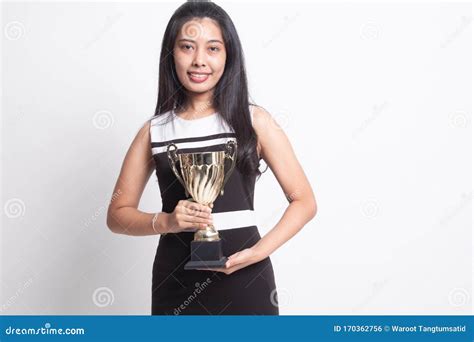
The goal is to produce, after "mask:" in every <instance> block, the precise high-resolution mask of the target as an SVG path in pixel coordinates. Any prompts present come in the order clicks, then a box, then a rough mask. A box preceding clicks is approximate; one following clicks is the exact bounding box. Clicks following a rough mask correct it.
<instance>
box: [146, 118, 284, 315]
mask: <svg viewBox="0 0 474 342" xmlns="http://www.w3.org/2000/svg"><path fill="white" fill-rule="evenodd" d="M150 136H151V148H152V154H153V158H154V161H155V166H156V176H157V179H158V184H159V188H160V192H161V198H162V203H163V207H162V211H163V212H166V213H171V212H173V210H174V208H175V206H176V204H177V203H178V201H179V200H182V199H186V196H185V191H184V188H183V186H182V185H181V183H180V182H179V181H177V179H176V176H175V175H174V173H173V171H172V170H171V168H170V166H169V163H168V159H167V153H166V148H167V146H168V144H169V143H170V142H173V143H174V144H176V146H177V147H178V153H180V152H199V151H203V150H206V151H219V150H223V149H224V146H225V143H226V142H227V141H228V140H236V138H235V134H234V133H233V131H232V129H231V128H230V127H229V126H228V125H227V124H226V123H225V122H224V121H223V120H222V118H221V117H220V115H219V114H218V113H214V114H212V115H210V116H206V117H203V118H199V119H193V120H185V119H182V118H180V117H179V116H177V115H176V114H175V113H174V111H170V112H167V113H164V114H161V115H159V116H156V117H154V118H153V119H152V120H151V126H150ZM237 143H238V142H237ZM254 188H255V177H248V176H245V175H243V174H241V173H240V172H239V170H238V168H235V169H234V171H233V172H232V174H231V176H230V178H229V180H228V182H227V183H226V185H225V188H224V195H223V196H219V197H218V198H217V199H216V200H215V202H214V207H213V209H212V216H213V220H214V226H215V227H216V229H217V230H218V232H219V236H220V238H221V239H222V240H223V250H224V255H226V256H230V255H232V254H234V253H236V252H238V251H241V250H243V249H245V248H249V247H252V246H253V245H255V243H257V242H258V240H259V239H260V238H261V236H260V233H259V230H258V228H257V225H256V219H255V213H254V206H253V194H254ZM193 238H194V231H185V232H180V233H175V234H166V235H161V236H160V239H159V243H158V247H157V250H156V256H155V261H154V263H153V276H152V309H151V311H152V315H278V314H279V308H278V296H277V291H276V286H275V278H274V274H273V267H272V263H271V260H270V258H269V257H267V258H265V259H263V260H262V261H260V262H257V263H255V264H252V265H250V266H247V267H244V268H242V269H240V270H238V271H235V272H234V273H232V274H229V275H227V274H225V273H223V272H216V271H202V270H184V264H186V262H188V261H189V259H190V243H191V241H192V240H193Z"/></svg>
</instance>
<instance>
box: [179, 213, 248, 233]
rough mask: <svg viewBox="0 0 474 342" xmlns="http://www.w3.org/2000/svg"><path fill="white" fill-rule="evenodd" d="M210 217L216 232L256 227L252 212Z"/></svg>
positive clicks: (217, 214)
mask: <svg viewBox="0 0 474 342" xmlns="http://www.w3.org/2000/svg"><path fill="white" fill-rule="evenodd" d="M211 215H212V219H213V221H214V227H215V228H216V230H217V231H219V230H226V229H233V228H242V227H248V226H256V225H257V216H256V215H255V211H254V210H236V211H226V212H222V213H211ZM196 230H197V229H196V228H189V229H186V230H184V231H185V232H195V231H196Z"/></svg>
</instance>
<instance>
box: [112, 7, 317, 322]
mask: <svg viewBox="0 0 474 342" xmlns="http://www.w3.org/2000/svg"><path fill="white" fill-rule="evenodd" d="M228 140H235V141H236V142H237V144H238V148H237V164H236V168H235V169H234V171H233V172H232V174H231V176H230V178H229V180H228V182H227V183H226V185H225V191H224V194H223V196H219V197H218V198H217V199H216V200H215V202H214V204H213V206H211V207H212V209H211V208H210V207H207V206H203V205H200V204H197V203H194V202H191V201H189V200H188V199H187V198H186V195H185V190H184V188H183V186H182V185H181V184H180V182H178V181H177V178H176V176H175V175H174V173H173V172H172V170H171V168H170V166H169V164H168V160H167V146H168V145H169V144H170V143H171V142H173V143H175V144H176V145H177V147H178V150H179V151H181V152H194V151H196V152H199V151H202V150H203V149H205V150H206V151H219V150H223V148H224V146H225V143H226V142H227V141H228ZM261 159H264V161H265V162H266V164H267V165H268V166H269V167H270V169H271V170H272V171H273V173H274V174H275V176H276V178H277V179H278V182H279V184H280V185H281V187H282V189H283V191H284V193H285V194H286V198H287V199H288V201H289V205H288V208H287V209H286V211H285V213H284V215H283V217H282V218H281V219H280V221H279V222H278V223H277V224H276V226H275V227H273V229H271V230H270V231H269V232H268V233H267V234H266V235H265V236H264V237H263V238H262V237H261V236H260V234H259V230H258V228H257V226H256V219H255V215H254V205H253V194H254V188H255V181H256V179H257V178H258V177H259V176H260V174H261V172H260V171H259V162H260V160H261ZM154 171H155V172H156V176H157V178H158V183H159V188H160V192H161V198H162V203H163V206H162V210H161V211H159V212H157V213H145V212H142V211H139V210H138V209H137V208H138V204H139V201H140V197H141V195H142V192H143V189H144V187H145V185H146V183H147V181H148V179H149V177H150V176H151V174H152V173H153V172H154ZM117 193H118V194H120V195H119V196H114V197H113V200H112V201H111V204H110V206H109V210H108V215H107V216H108V217H107V225H108V227H109V228H110V229H111V230H112V231H113V232H115V233H119V234H127V235H135V236H143V235H152V234H160V239H159V243H158V247H157V251H156V257H155V261H154V264H153V274H152V276H153V277H152V314H153V315H178V314H186V315H189V314H191V315H200V314H204V315H239V314H247V315H262V314H263V315H278V314H279V308H278V299H277V297H278V296H277V291H276V286H275V279H274V274H273V267H272V263H271V260H270V254H271V253H273V252H274V251H275V250H276V249H277V248H279V247H280V246H282V245H283V244H284V243H285V242H286V241H288V240H289V239H290V238H291V237H293V236H294V235H295V234H296V233H297V232H298V231H299V230H300V229H301V228H302V227H303V226H304V225H305V224H306V223H307V222H308V221H309V220H311V219H312V218H313V217H314V216H315V215H316V210H317V206H316V201H315V198H314V195H313V191H312V189H311V186H310V184H309V182H308V180H307V178H306V176H305V174H304V172H303V170H302V168H301V166H300V164H299V162H298V160H297V158H296V156H295V154H294V152H293V149H292V147H291V145H290V142H289V141H288V139H287V137H286V135H285V133H284V132H283V130H282V129H281V127H279V126H278V124H277V123H276V122H275V121H273V120H272V117H271V115H270V114H269V113H267V112H266V111H265V110H264V109H262V108H261V107H258V106H255V105H250V104H249V98H248V91H247V78H246V73H245V67H244V58H243V52H242V47H241V44H240V40H239V37H238V35H237V31H236V29H235V27H234V25H233V23H232V20H231V19H230V18H229V16H228V15H227V13H226V12H225V11H224V10H223V9H222V8H220V7H219V6H217V5H215V4H213V3H211V2H188V3H185V4H184V5H182V6H181V7H179V8H178V9H177V10H176V12H175V13H174V14H173V16H172V17H171V19H170V21H169V23H168V26H167V28H166V31H165V34H164V38H163V42H162V50H161V57H160V69H159V91H158V103H157V107H156V112H155V115H154V116H153V117H152V118H151V120H149V121H148V122H147V123H146V124H145V125H144V126H143V127H142V128H141V129H140V131H139V132H138V134H137V136H136V137H135V139H134V140H133V142H132V144H131V146H130V149H129V150H128V152H127V154H126V157H125V160H124V162H123V166H122V169H121V171H120V175H119V178H118V180H117V184H116V186H115V189H114V194H117ZM210 223H213V224H214V225H215V227H216V229H217V230H218V232H219V236H220V238H221V239H222V240H223V249H224V254H225V255H226V256H228V257H229V260H228V261H227V263H226V265H225V267H223V268H219V269H212V270H211V269H201V270H184V264H185V263H186V262H187V261H189V258H190V243H191V241H192V240H193V238H194V231H196V229H202V228H203V227H205V226H206V225H207V224H210Z"/></svg>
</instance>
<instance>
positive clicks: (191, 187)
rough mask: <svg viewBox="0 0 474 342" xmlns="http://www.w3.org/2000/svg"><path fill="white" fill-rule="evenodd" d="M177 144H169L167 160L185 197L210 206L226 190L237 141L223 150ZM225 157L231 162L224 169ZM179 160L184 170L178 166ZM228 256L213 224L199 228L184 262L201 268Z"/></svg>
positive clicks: (216, 264)
mask: <svg viewBox="0 0 474 342" xmlns="http://www.w3.org/2000/svg"><path fill="white" fill-rule="evenodd" d="M177 151H178V147H177V146H176V145H175V144H174V143H171V144H169V145H168V148H167V154H168V162H169V164H170V166H171V169H172V170H173V172H174V174H175V175H176V177H177V178H178V180H179V181H180V183H181V184H182V185H183V187H184V190H185V193H186V197H189V196H191V198H188V199H189V200H190V201H193V202H197V203H199V204H202V205H207V206H210V204H212V203H214V201H215V200H216V198H217V196H219V194H220V195H223V194H224V186H225V184H226V183H227V181H228V180H229V176H230V175H231V173H232V171H233V170H234V168H235V162H236V157H237V143H236V142H235V141H233V140H229V141H227V144H226V145H225V150H224V151H217V152H197V153H180V154H178V153H177ZM226 159H229V160H230V161H231V166H230V168H229V170H228V172H227V173H225V170H224V166H225V161H226ZM178 161H179V164H180V167H181V174H180V173H179V172H178V170H177V168H176V163H177V162H178ZM226 261H227V257H225V256H224V255H223V252H222V240H221V239H220V238H219V233H218V232H217V230H216V229H215V228H214V226H213V225H207V226H206V227H205V228H199V229H198V230H197V231H196V232H195V233H194V240H193V241H191V260H190V261H189V262H187V263H186V264H185V265H184V269H185V270H195V269H199V268H220V267H224V266H225V263H226Z"/></svg>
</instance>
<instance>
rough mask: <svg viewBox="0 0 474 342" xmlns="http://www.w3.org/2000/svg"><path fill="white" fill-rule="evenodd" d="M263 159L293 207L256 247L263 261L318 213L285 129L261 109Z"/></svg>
mask: <svg viewBox="0 0 474 342" xmlns="http://www.w3.org/2000/svg"><path fill="white" fill-rule="evenodd" d="M253 121H254V128H255V131H256V132H257V135H258V142H259V146H258V148H259V150H260V155H261V156H262V158H263V159H264V160H265V162H266V163H267V165H268V166H269V167H270V169H271V170H272V172H273V173H274V174H275V177H276V178H277V180H278V183H279V184H280V186H281V187H282V189H283V191H284V193H285V194H286V197H287V199H288V201H289V202H290V204H289V205H288V207H287V209H286V210H285V212H284V214H283V216H282V218H281V219H280V221H278V223H277V224H276V226H275V227H274V228H273V229H272V230H270V231H269V232H268V233H267V234H265V236H264V237H262V239H261V240H260V241H259V242H258V243H257V244H255V246H254V247H253V248H254V249H255V251H256V252H257V253H258V254H259V255H261V256H262V257H263V258H264V257H266V256H269V255H270V254H271V253H272V252H273V251H275V250H276V249H277V248H279V247H280V246H281V245H283V244H284V243H285V242H286V241H288V240H289V239H290V238H292V237H293V236H294V235H295V234H296V233H298V231H300V230H301V229H302V228H303V226H304V225H305V224H306V223H307V222H309V221H310V220H311V219H312V218H313V217H314V216H315V215H316V212H317V204H316V199H315V197H314V194H313V190H312V189H311V185H310V184H309V181H308V179H307V177H306V175H305V173H304V171H303V169H302V167H301V165H300V163H299V162H298V160H297V158H296V156H295V153H294V151H293V148H292V147H291V144H290V142H289V140H288V138H287V136H286V134H285V133H284V131H283V130H282V128H281V127H280V126H279V125H278V124H277V122H276V121H275V120H273V118H272V116H271V115H270V114H269V113H268V112H266V111H265V110H264V109H262V108H260V107H255V108H254V120H253Z"/></svg>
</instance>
